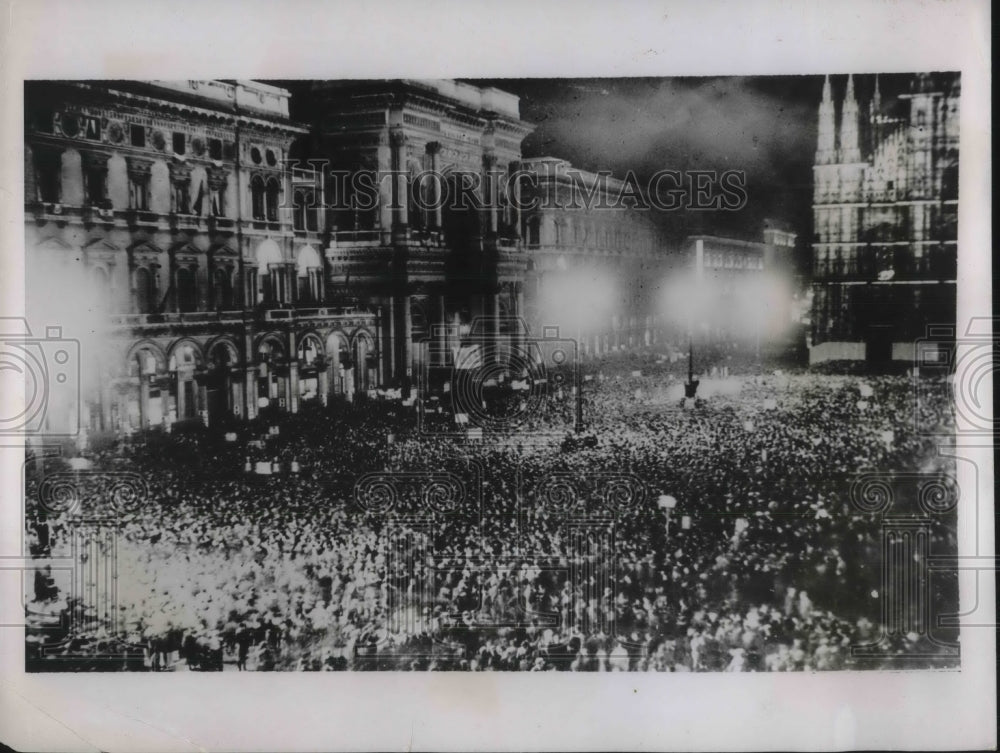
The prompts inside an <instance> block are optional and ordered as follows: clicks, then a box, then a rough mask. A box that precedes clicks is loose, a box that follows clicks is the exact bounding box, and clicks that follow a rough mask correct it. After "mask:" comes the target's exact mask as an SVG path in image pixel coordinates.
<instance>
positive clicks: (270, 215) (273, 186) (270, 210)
mask: <svg viewBox="0 0 1000 753" xmlns="http://www.w3.org/2000/svg"><path fill="white" fill-rule="evenodd" d="M266 194H267V195H266V197H265V200H266V202H267V221H268V222H277V221H278V200H279V198H280V196H281V186H280V185H278V179H277V178H271V179H269V180H268V181H267V189H266Z"/></svg>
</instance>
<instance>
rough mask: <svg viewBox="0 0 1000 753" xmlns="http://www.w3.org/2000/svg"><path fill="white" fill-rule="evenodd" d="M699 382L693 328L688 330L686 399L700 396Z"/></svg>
mask: <svg viewBox="0 0 1000 753" xmlns="http://www.w3.org/2000/svg"><path fill="white" fill-rule="evenodd" d="M699 384H700V382H699V381H695V378H694V338H693V337H692V335H691V328H690V327H689V328H688V380H687V383H685V385H684V397H686V398H690V399H692V400H693V399H694V398H695V396H696V395H697V394H698V385H699Z"/></svg>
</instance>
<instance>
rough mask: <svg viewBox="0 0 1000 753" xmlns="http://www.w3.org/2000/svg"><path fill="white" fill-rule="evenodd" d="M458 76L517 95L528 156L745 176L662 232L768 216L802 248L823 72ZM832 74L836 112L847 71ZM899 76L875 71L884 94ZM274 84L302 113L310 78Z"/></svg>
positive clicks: (752, 229)
mask: <svg viewBox="0 0 1000 753" xmlns="http://www.w3.org/2000/svg"><path fill="white" fill-rule="evenodd" d="M466 80H467V81H468V82H469V83H473V84H476V85H480V86H496V87H498V88H500V89H503V90H505V91H509V92H511V93H513V94H516V95H518V96H519V97H520V98H521V117H522V118H523V119H524V120H526V121H528V122H530V123H532V124H534V125H535V126H536V129H535V131H534V133H532V134H531V135H529V136H528V137H527V139H525V141H524V142H523V147H522V148H523V153H524V156H526V157H538V156H553V157H559V158H562V159H566V160H568V161H569V162H571V163H572V164H573V165H575V166H576V167H579V168H582V169H585V170H593V171H596V170H601V169H604V170H610V171H611V172H612V173H613V174H614V175H615V176H617V177H622V176H624V175H625V173H626V172H627V171H628V170H633V171H634V172H635V173H636V175H637V177H638V178H639V179H640V181H642V182H643V184H644V183H645V181H646V179H648V177H649V176H650V175H652V174H653V173H654V172H656V171H657V170H661V169H672V170H682V171H683V170H727V169H735V170H742V171H744V172H745V173H746V190H747V196H748V202H747V205H746V207H745V208H744V209H742V210H740V211H737V212H722V211H704V210H702V211H697V210H679V211H676V212H671V213H666V214H665V213H662V212H655V211H654V212H653V216H654V218H655V219H656V221H657V222H658V223H659V224H660V225H661V226H662V227H663V228H664V230H665V231H666V233H667V235H668V237H671V238H674V239H677V238H680V237H682V236H683V235H686V234H690V233H695V232H710V233H719V234H726V235H731V236H734V237H740V238H745V239H747V240H758V239H760V233H761V228H762V223H763V221H764V219H765V218H769V219H772V220H776V221H777V222H779V223H781V224H783V225H785V226H787V227H788V228H789V229H790V230H793V231H795V232H797V233H798V234H799V237H800V244H803V241H805V239H807V238H808V235H809V233H810V227H811V217H810V214H811V209H810V205H811V200H812V164H813V158H814V154H815V151H816V120H817V108H818V106H819V102H820V98H821V95H822V89H823V77H822V76H759V77H716V78H597V79H582V78H581V79H490V80H482V79H466ZM832 80H833V87H834V99H835V100H836V101H837V102H838V109H839V102H840V100H841V98H842V97H843V91H844V87H845V85H846V75H838V76H834V77H833V79H832ZM907 80H908V77H907V76H899V75H888V76H882V77H880V81H881V89H882V96H883V101H885V100H886V99H888V98H891V96H892V95H893V94H896V93H899V92H900V91H901V89H902V87H904V86H906V82H907ZM276 83H280V84H281V85H283V86H287V87H289V88H291V89H292V90H293V92H294V93H295V96H293V111H292V115H293V117H296V116H298V115H305V114H306V112H307V111H308V107H309V102H308V85H307V82H303V81H298V82H290V81H282V82H276ZM873 86H874V81H873V76H871V75H865V76H860V77H856V79H855V89H856V94H857V97H858V100H859V103H860V105H861V108H862V113H863V114H865V113H866V109H867V104H868V101H869V100H870V97H871V93H872V90H873ZM303 119H305V118H303Z"/></svg>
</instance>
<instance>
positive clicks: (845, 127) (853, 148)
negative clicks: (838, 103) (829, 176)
mask: <svg viewBox="0 0 1000 753" xmlns="http://www.w3.org/2000/svg"><path fill="white" fill-rule="evenodd" d="M860 161H861V150H860V148H859V141H858V100H857V99H855V97H854V76H851V75H848V76H847V92H846V93H845V94H844V106H843V108H842V109H841V117H840V162H850V163H853V162H860Z"/></svg>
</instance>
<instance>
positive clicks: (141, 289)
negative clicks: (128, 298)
mask: <svg viewBox="0 0 1000 753" xmlns="http://www.w3.org/2000/svg"><path fill="white" fill-rule="evenodd" d="M133 281H134V285H135V307H136V309H137V311H138V313H140V314H151V313H153V307H154V305H155V298H156V294H155V291H154V289H153V275H151V274H150V272H149V270H148V269H146V268H145V267H139V268H138V269H136V270H135V273H134V274H133Z"/></svg>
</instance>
